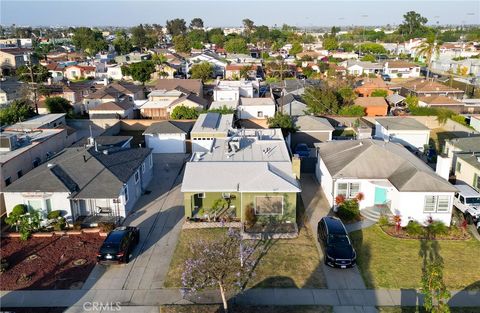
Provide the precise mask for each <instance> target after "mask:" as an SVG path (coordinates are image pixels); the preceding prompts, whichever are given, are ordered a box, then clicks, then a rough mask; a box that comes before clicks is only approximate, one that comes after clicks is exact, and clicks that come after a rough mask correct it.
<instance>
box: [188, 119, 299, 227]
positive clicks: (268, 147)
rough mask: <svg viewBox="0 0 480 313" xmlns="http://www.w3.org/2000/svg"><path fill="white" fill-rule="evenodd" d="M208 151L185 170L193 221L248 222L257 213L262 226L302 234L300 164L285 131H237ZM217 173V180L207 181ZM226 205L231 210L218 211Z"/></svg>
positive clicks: (194, 156) (194, 155) (190, 215)
mask: <svg viewBox="0 0 480 313" xmlns="http://www.w3.org/2000/svg"><path fill="white" fill-rule="evenodd" d="M197 123H199V122H198V121H197ZM197 123H196V124H195V126H194V129H195V128H196V126H197ZM200 123H203V122H200ZM192 137H193V130H192ZM207 151H208V153H204V152H197V153H194V154H193V155H192V157H191V159H190V161H189V162H188V163H187V164H186V166H185V174H184V176H183V181H182V188H181V191H182V193H183V195H184V207H185V216H186V217H187V218H204V219H207V218H210V217H214V216H216V217H218V218H220V219H224V218H225V219H227V218H228V219H233V220H240V221H242V222H244V221H245V220H246V217H245V216H246V212H247V210H251V212H252V213H254V214H255V215H256V216H257V218H258V221H260V222H264V223H268V222H271V221H272V220H276V221H277V222H280V223H282V224H285V225H287V226H291V227H292V229H294V230H296V229H297V228H296V208H297V195H298V193H300V192H301V189H300V184H299V181H298V179H299V177H300V173H299V172H300V163H299V161H300V160H299V159H294V161H293V163H292V161H291V160H290V155H289V153H288V150H287V147H286V145H285V141H284V138H283V136H282V131H281V130H280V129H262V130H255V129H243V130H237V131H236V132H232V133H231V134H230V135H229V136H228V138H214V139H213V142H212V145H211V147H210V149H209V150H207ZM212 173H215V175H214V176H215V179H205V178H206V177H211V176H212ZM222 199H224V200H225V201H226V205H223V207H221V208H219V207H215V205H216V204H215V203H218V202H219V200H222Z"/></svg>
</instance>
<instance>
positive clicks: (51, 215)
mask: <svg viewBox="0 0 480 313" xmlns="http://www.w3.org/2000/svg"><path fill="white" fill-rule="evenodd" d="M61 214H62V211H60V210H53V211H50V212H48V214H47V218H48V219H49V220H54V219H57V218H59V217H60V215H61Z"/></svg>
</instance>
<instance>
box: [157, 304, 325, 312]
mask: <svg viewBox="0 0 480 313" xmlns="http://www.w3.org/2000/svg"><path fill="white" fill-rule="evenodd" d="M219 312H223V307H222V306H220V305H165V306H161V307H160V313H219ZM228 312H230V313H330V312H332V308H331V307H329V306H312V305H302V306H300V305H289V306H232V307H230V308H229V310H228Z"/></svg>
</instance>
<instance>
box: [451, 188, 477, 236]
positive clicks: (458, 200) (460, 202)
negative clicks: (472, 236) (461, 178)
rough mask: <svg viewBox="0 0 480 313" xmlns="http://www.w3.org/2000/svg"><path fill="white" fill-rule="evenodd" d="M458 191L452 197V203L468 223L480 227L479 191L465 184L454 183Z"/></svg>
mask: <svg viewBox="0 0 480 313" xmlns="http://www.w3.org/2000/svg"><path fill="white" fill-rule="evenodd" d="M455 187H456V188H457V189H458V192H456V193H455V197H454V198H453V205H454V206H455V207H456V208H457V209H459V210H460V211H461V212H462V213H463V215H464V216H465V219H466V220H467V222H468V223H469V224H472V223H474V224H475V225H476V226H477V228H479V227H480V193H478V192H477V191H476V190H475V189H473V188H472V187H470V186H469V185H466V184H461V185H455Z"/></svg>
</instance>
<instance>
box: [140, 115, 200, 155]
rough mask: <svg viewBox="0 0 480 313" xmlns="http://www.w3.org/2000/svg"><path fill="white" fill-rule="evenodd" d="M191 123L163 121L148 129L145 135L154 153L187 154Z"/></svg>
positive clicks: (148, 145)
mask: <svg viewBox="0 0 480 313" xmlns="http://www.w3.org/2000/svg"><path fill="white" fill-rule="evenodd" d="M191 129H192V123H191V122H177V121H161V122H158V123H154V124H152V125H150V127H148V128H147V129H146V130H145V132H144V133H143V135H144V136H145V144H146V145H147V147H148V148H151V149H153V153H186V152H187V147H186V141H187V137H188V136H189V134H190V130H191Z"/></svg>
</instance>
